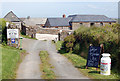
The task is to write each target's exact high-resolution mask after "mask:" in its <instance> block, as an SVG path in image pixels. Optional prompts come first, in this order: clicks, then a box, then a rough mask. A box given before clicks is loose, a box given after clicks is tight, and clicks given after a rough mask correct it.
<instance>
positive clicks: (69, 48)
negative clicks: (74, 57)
mask: <svg viewBox="0 0 120 81" xmlns="http://www.w3.org/2000/svg"><path fill="white" fill-rule="evenodd" d="M74 42H75V38H74V35H73V34H71V35H69V36H67V37H66V38H65V39H64V45H65V47H66V51H67V52H71V51H72V49H73V46H74Z"/></svg>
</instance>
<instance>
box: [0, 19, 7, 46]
mask: <svg viewBox="0 0 120 81" xmlns="http://www.w3.org/2000/svg"><path fill="white" fill-rule="evenodd" d="M0 32H1V34H2V35H0V36H1V37H0V38H2V39H1V40H2V41H1V42H3V45H6V44H7V28H6V21H5V20H4V19H0Z"/></svg>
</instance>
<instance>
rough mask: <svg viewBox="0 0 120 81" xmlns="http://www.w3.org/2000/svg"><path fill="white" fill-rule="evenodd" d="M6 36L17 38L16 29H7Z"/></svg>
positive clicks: (17, 32)
mask: <svg viewBox="0 0 120 81" xmlns="http://www.w3.org/2000/svg"><path fill="white" fill-rule="evenodd" d="M7 38H19V31H18V29H7Z"/></svg>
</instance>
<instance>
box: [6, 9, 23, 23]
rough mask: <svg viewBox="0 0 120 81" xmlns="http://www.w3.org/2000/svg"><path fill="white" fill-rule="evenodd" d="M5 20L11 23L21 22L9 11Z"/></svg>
mask: <svg viewBox="0 0 120 81" xmlns="http://www.w3.org/2000/svg"><path fill="white" fill-rule="evenodd" d="M4 19H5V20H7V21H11V22H21V20H20V19H19V18H18V17H17V16H16V15H15V14H14V13H13V12H12V11H10V12H9V13H8V14H7V15H6V16H5V17H4Z"/></svg>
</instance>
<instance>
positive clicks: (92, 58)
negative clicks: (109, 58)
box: [86, 46, 101, 68]
mask: <svg viewBox="0 0 120 81" xmlns="http://www.w3.org/2000/svg"><path fill="white" fill-rule="evenodd" d="M100 50H101V47H96V46H90V47H89V52H88V59H87V64H86V68H88V67H96V68H98V64H99V58H100Z"/></svg>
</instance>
